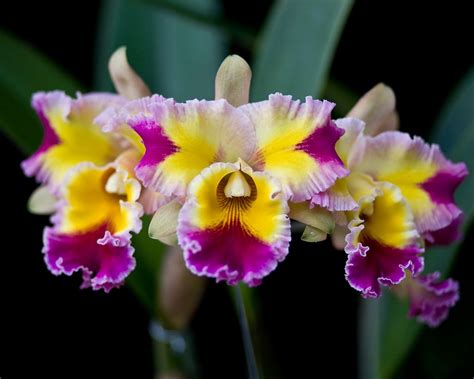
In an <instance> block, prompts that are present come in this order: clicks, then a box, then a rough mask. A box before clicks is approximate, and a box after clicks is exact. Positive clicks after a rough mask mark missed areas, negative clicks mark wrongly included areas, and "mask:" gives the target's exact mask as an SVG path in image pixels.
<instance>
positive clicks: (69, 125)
mask: <svg viewBox="0 0 474 379" xmlns="http://www.w3.org/2000/svg"><path fill="white" fill-rule="evenodd" d="M124 102H125V100H124V99H123V98H121V97H119V96H115V95H111V94H94V93H93V94H87V95H84V96H82V95H78V98H77V99H71V98H69V97H68V96H67V95H66V94H64V93H63V92H59V91H55V92H48V93H45V92H39V93H36V94H35V95H34V96H33V101H32V104H33V108H34V109H35V110H36V112H37V113H38V116H39V118H40V120H41V122H42V124H43V129H44V137H43V142H42V144H41V146H40V147H39V149H38V150H37V151H36V152H35V153H34V154H33V155H32V156H31V157H30V158H28V159H27V160H25V161H24V162H23V163H22V168H23V170H24V172H25V174H26V175H28V176H36V178H37V179H38V180H39V181H41V182H42V183H47V184H48V185H50V186H51V188H52V190H53V192H57V191H58V188H59V186H60V185H61V183H62V181H63V179H64V177H65V175H66V173H67V172H68V170H69V169H71V168H72V167H74V166H75V165H76V164H78V163H80V162H84V161H86V162H92V163H94V164H97V165H104V164H107V163H109V162H111V161H112V160H113V159H114V158H115V157H116V155H117V154H118V146H117V143H116V142H117V141H116V140H115V139H114V138H112V137H111V136H110V135H107V134H105V133H103V132H102V131H101V129H100V127H99V126H98V125H95V124H94V123H93V120H94V118H95V117H96V116H97V115H98V114H99V113H100V112H102V111H103V110H104V109H105V108H106V107H108V106H110V105H116V104H123V103H124Z"/></svg>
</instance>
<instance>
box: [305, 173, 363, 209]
mask: <svg viewBox="0 0 474 379" xmlns="http://www.w3.org/2000/svg"><path fill="white" fill-rule="evenodd" d="M349 175H350V174H349ZM348 178H349V177H345V178H341V179H337V180H336V183H334V185H333V186H332V187H330V188H329V189H328V190H326V191H324V192H320V193H317V194H315V195H313V197H312V198H311V205H313V206H314V205H318V206H320V207H323V208H326V209H328V210H330V211H352V210H354V209H357V208H358V207H359V204H358V203H357V202H356V201H355V200H354V198H353V197H352V195H351V193H350V191H349V188H348V180H350V179H348Z"/></svg>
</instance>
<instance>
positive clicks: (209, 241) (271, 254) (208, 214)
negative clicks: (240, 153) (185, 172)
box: [177, 163, 291, 286]
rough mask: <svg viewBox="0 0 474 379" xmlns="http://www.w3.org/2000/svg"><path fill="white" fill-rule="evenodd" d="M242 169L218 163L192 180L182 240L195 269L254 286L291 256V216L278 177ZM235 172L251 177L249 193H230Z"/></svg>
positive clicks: (181, 221)
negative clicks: (289, 254)
mask: <svg viewBox="0 0 474 379" xmlns="http://www.w3.org/2000/svg"><path fill="white" fill-rule="evenodd" d="M241 169H242V167H241V166H240V165H239V164H230V163H228V164H226V163H215V164H213V165H211V166H210V167H208V168H206V169H204V170H203V171H202V173H201V174H199V175H198V176H197V177H196V178H195V179H194V180H193V181H192V183H191V185H190V188H189V197H188V200H187V201H186V203H185V204H184V206H183V208H182V209H181V212H180V215H179V219H178V230H177V233H178V242H179V244H180V246H181V247H182V248H183V250H184V257H185V261H186V265H187V267H188V268H189V269H190V270H191V271H192V272H193V273H195V274H197V275H201V276H203V275H204V276H208V277H213V278H216V279H217V280H218V281H220V280H225V281H227V283H229V284H237V283H238V282H239V281H243V282H244V283H246V284H248V285H250V286H255V285H258V284H260V282H261V280H262V278H263V277H264V276H266V275H267V274H269V273H270V272H271V271H273V270H274V269H275V268H276V266H277V263H278V262H280V261H282V260H283V259H284V258H285V257H286V255H287V253H288V246H289V241H290V239H291V233H290V221H289V218H288V216H287V213H288V207H287V204H286V201H285V200H284V199H283V197H282V196H281V194H280V192H281V189H280V187H279V186H278V184H277V182H276V181H274V180H273V179H271V178H270V177H269V176H267V175H266V174H264V173H259V172H251V171H250V170H246V171H245V172H244V171H241ZM232 175H236V176H240V179H239V180H245V181H246V182H247V184H248V186H249V187H246V188H247V190H248V191H249V192H248V196H240V195H239V196H238V197H232V196H231V197H229V196H228V195H229V194H228V193H227V194H226V193H225V191H227V188H228V187H227V186H228V184H229V183H234V182H233V180H234V179H233V176H232ZM244 178H245V179H244ZM237 179H238V178H237ZM239 189H240V187H239V186H238V185H235V188H234V190H235V191H236V192H238V190H239ZM244 189H245V188H244ZM244 192H245V191H244Z"/></svg>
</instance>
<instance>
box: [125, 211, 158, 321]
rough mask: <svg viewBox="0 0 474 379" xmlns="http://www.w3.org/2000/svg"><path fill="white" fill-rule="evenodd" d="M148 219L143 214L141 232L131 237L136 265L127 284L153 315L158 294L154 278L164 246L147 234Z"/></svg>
mask: <svg viewBox="0 0 474 379" xmlns="http://www.w3.org/2000/svg"><path fill="white" fill-rule="evenodd" d="M150 220H151V217H149V216H144V217H143V218H142V221H143V228H142V230H141V232H140V233H139V234H137V235H134V236H133V238H132V246H133V247H134V248H135V258H136V260H137V266H136V268H135V270H134V271H133V272H132V274H131V275H130V276H129V277H128V278H127V284H128V285H130V287H131V288H132V289H133V291H134V292H135V294H136V295H137V297H138V298H139V300H140V301H141V302H142V303H143V304H144V306H145V308H146V309H147V310H148V311H149V314H150V315H155V313H156V312H157V309H156V305H155V303H156V301H155V299H156V298H157V296H158V295H157V291H158V282H157V279H156V278H157V275H158V273H159V272H160V268H161V264H162V261H163V258H164V257H165V255H166V254H165V246H164V245H163V244H161V243H160V242H158V241H156V240H154V239H151V238H150V237H149V236H148V226H149V225H150Z"/></svg>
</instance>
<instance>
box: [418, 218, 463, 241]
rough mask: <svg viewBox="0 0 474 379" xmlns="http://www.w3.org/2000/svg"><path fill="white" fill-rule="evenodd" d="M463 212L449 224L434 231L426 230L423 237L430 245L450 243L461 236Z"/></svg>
mask: <svg viewBox="0 0 474 379" xmlns="http://www.w3.org/2000/svg"><path fill="white" fill-rule="evenodd" d="M463 218H464V217H463V214H462V213H461V214H460V215H459V216H458V217H456V218H455V219H454V220H453V221H451V223H450V224H449V225H448V226H445V227H444V228H442V229H439V230H436V231H434V232H425V233H424V234H423V237H424V238H425V240H426V241H427V243H428V244H429V245H450V244H452V243H453V242H456V241H458V240H459V239H460V238H461V235H462V233H461V225H462V222H463Z"/></svg>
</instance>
